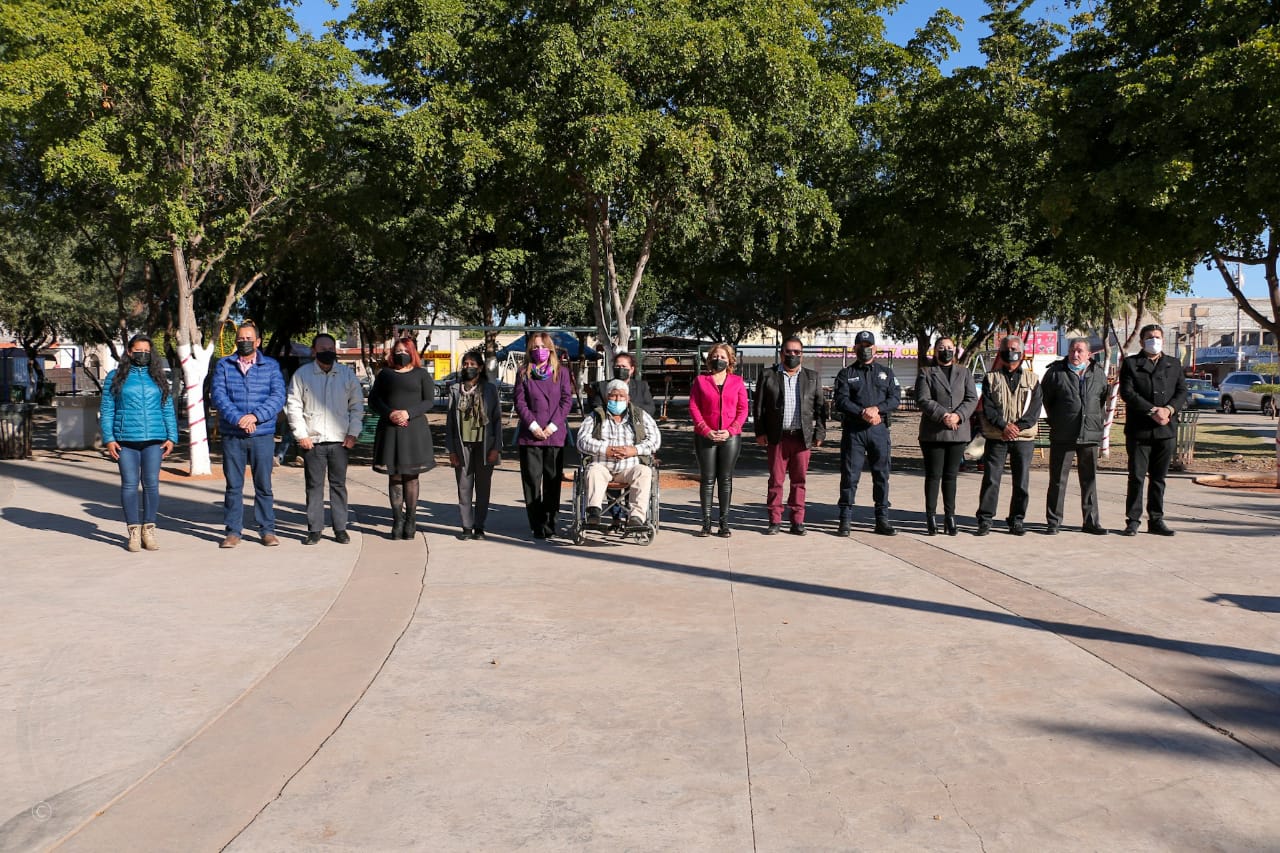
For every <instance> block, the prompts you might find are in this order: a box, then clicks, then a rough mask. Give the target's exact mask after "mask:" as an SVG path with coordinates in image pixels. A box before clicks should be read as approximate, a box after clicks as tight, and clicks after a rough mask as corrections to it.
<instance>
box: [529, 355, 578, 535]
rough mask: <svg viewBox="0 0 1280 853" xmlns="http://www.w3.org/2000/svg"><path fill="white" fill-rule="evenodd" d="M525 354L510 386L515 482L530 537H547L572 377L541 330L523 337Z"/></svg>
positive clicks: (556, 506)
mask: <svg viewBox="0 0 1280 853" xmlns="http://www.w3.org/2000/svg"><path fill="white" fill-rule="evenodd" d="M526 355H527V358H526V360H525V364H524V367H523V368H521V370H520V372H519V374H517V376H516V390H515V398H516V414H517V415H519V416H520V427H519V433H518V437H517V438H516V444H517V446H518V447H519V452H520V482H521V485H523V486H524V508H525V511H526V512H527V513H528V514H529V527H530V529H531V530H533V536H534V538H535V539H549V538H551V537H552V536H554V535H555V532H556V513H557V512H558V511H559V510H560V473H561V469H562V468H563V467H564V442H565V437H566V436H567V435H568V434H569V406H570V405H571V404H572V403H573V379H572V377H571V376H570V375H569V374H570V370H569V366H568V365H567V364H563V363H562V362H561V361H560V359H559V357H558V356H557V355H556V349H555V343H554V342H553V341H552V340H551V336H550V335H549V334H547V333H546V332H534V333H533V334H531V335H530V336H529V339H528V346H527V347H526Z"/></svg>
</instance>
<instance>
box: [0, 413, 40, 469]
mask: <svg viewBox="0 0 1280 853" xmlns="http://www.w3.org/2000/svg"><path fill="white" fill-rule="evenodd" d="M34 412H35V406H33V405H31V404H30V403H5V404H3V405H0V459H26V458H27V457H29V456H30V455H31V418H32V415H33V414H34Z"/></svg>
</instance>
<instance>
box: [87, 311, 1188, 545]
mask: <svg viewBox="0 0 1280 853" xmlns="http://www.w3.org/2000/svg"><path fill="white" fill-rule="evenodd" d="M1140 337H1141V340H1142V346H1143V351H1142V352H1140V353H1138V354H1136V355H1133V356H1129V357H1127V358H1125V360H1124V361H1123V363H1122V365H1121V371H1120V395H1121V397H1122V398H1123V399H1124V401H1125V403H1126V406H1127V407H1128V416H1127V418H1126V422H1125V436H1126V449H1127V451H1128V457H1129V481H1128V495H1127V500H1126V525H1125V528H1124V530H1123V533H1124V534H1125V535H1133V534H1134V533H1136V532H1137V530H1138V528H1139V525H1140V520H1141V517H1142V510H1143V491H1144V487H1147V488H1146V511H1147V516H1148V530H1149V531H1150V532H1152V533H1156V534H1159V535H1166V536H1171V535H1173V531H1172V530H1171V529H1169V527H1168V526H1167V525H1166V524H1165V522H1164V518H1163V499H1164V481H1165V475H1166V473H1167V471H1168V468H1169V465H1170V462H1171V461H1172V459H1173V454H1174V440H1175V427H1174V423H1175V421H1176V416H1177V413H1178V412H1179V411H1181V409H1182V408H1183V407H1184V406H1185V405H1186V399H1187V392H1186V386H1185V383H1184V382H1183V378H1182V370H1181V365H1180V364H1179V363H1178V362H1177V360H1175V359H1173V358H1170V357H1169V356H1167V355H1163V354H1162V352H1161V349H1162V347H1161V344H1162V341H1163V333H1162V331H1161V329H1160V327H1158V326H1154V325H1153V326H1147V327H1145V328H1144V329H1143V330H1142V331H1141V335H1140ZM260 343H261V340H260V337H259V334H258V330H257V328H256V327H255V326H254V325H253V324H252V323H245V324H243V325H241V326H240V327H239V328H238V329H237V334H236V352H235V353H234V354H232V355H229V356H226V357H225V358H222V359H219V360H218V362H217V363H216V364H215V366H214V370H213V375H212V382H211V385H212V394H211V396H212V400H213V404H214V406H215V407H216V408H217V410H218V422H219V430H220V433H221V439H222V456H223V475H224V478H225V481H226V488H225V493H224V503H223V520H224V528H225V529H224V536H223V539H222V540H221V543H220V546H221V547H222V548H234V547H237V546H238V545H239V544H240V542H241V537H242V533H243V528H244V505H243V504H244V501H243V489H244V479H245V471H246V468H247V469H249V470H250V471H251V473H252V476H253V483H254V507H253V511H254V523H255V525H256V527H257V530H258V533H259V537H260V541H261V543H262V544H263V545H265V546H268V547H271V546H276V545H278V544H279V539H278V537H277V536H276V533H275V512H274V495H273V492H272V469H273V467H274V464H275V456H274V442H275V430H274V424H275V419H276V417H277V415H278V414H280V412H281V411H282V410H284V412H285V413H286V415H287V420H288V424H289V429H290V432H291V433H292V436H293V439H294V440H295V441H296V442H297V446H298V448H299V450H300V452H301V454H302V458H303V467H304V477H305V489H306V514H307V534H306V537H305V538H304V539H303V544H306V545H314V544H317V543H318V542H320V541H321V538H322V533H323V530H324V526H325V525H324V521H325V507H324V504H325V500H324V497H325V484H326V482H327V483H328V487H329V514H330V517H331V523H332V525H333V531H334V537H333V538H334V540H335V541H336V542H338V543H341V544H345V543H347V542H349V541H350V535H349V534H348V532H347V524H348V519H349V510H348V502H347V488H346V472H347V463H348V458H349V454H350V451H351V449H352V448H353V447H354V446H355V444H356V442H357V441H358V440H359V436H360V432H361V429H362V424H363V418H364V395H363V391H362V388H361V385H360V383H359V381H358V379H357V378H356V376H355V373H354V371H352V370H351V368H349V367H347V366H345V365H343V364H341V363H339V362H338V361H337V349H336V347H337V344H336V341H335V340H334V338H333V337H332V336H331V335H328V334H323V333H322V334H319V335H316V336H315V338H314V340H313V341H312V345H311V350H312V355H313V360H312V361H311V362H309V363H307V364H306V365H304V366H302V367H301V368H299V369H298V370H297V371H296V372H295V373H294V375H293V376H292V377H291V379H290V381H289V383H288V386H287V388H286V385H285V381H284V377H283V375H282V373H281V371H280V367H279V365H278V363H277V362H276V361H275V360H273V359H271V358H269V357H268V356H266V355H265V354H264V353H263V352H262V351H261V350H260V348H259V345H260ZM780 356H781V358H780V361H779V363H778V364H776V365H774V366H773V367H771V368H768V369H766V370H765V371H764V372H763V374H762V375H761V377H760V380H759V382H758V386H757V388H756V395H755V403H754V410H753V409H752V406H751V404H750V402H749V396H748V393H747V387H746V384H745V383H744V381H743V379H742V377H741V376H739V375H738V374H737V373H736V354H735V352H734V350H733V348H732V347H730V346H729V345H727V344H716V345H714V346H712V347H711V348H710V349H709V350H708V352H707V353H706V358H705V363H704V365H703V367H704V370H703V372H702V373H701V374H700V375H699V376H697V377H696V379H695V380H694V382H693V385H692V388H691V390H690V397H689V414H690V419H691V420H692V422H693V432H694V453H695V456H696V458H697V463H698V469H699V487H700V488H699V498H700V510H701V524H700V526H699V528H698V530H697V532H696V535H698V536H709V535H711V534H712V531H713V527H714V529H715V534H716V535H718V536H721V537H728V536H731V535H732V530H731V527H730V514H731V508H732V505H733V473H734V469H735V467H736V464H737V461H738V458H739V456H740V454H741V451H742V432H743V428H744V426H745V424H746V421H747V418H748V415H749V414H753V415H754V421H755V434H756V442H757V444H759V445H760V446H762V447H764V448H765V450H766V455H767V460H768V468H769V479H768V490H767V497H766V512H767V522H768V523H767V526H766V528H765V531H764V532H765V533H766V534H767V535H774V534H776V533H778V532H780V530H781V527H782V520H783V514H784V500H783V492H784V489H786V491H787V496H786V500H785V509H786V510H787V512H788V514H789V521H790V532H791V533H792V534H794V535H800V536H803V535H805V533H806V529H805V505H806V493H805V491H806V480H807V472H808V467H809V460H810V454H811V452H812V450H813V449H814V448H816V447H819V446H820V445H821V444H822V442H823V441H825V440H826V421H827V404H826V399H825V395H824V392H823V388H822V384H821V379H820V377H819V375H818V373H817V371H815V370H812V369H810V368H808V367H805V366H804V365H803V358H804V342H803V341H802V340H801V339H800V338H798V337H795V336H792V337H789V338H788V339H787V340H786V341H784V342H783V345H782V349H781V352H780ZM1090 356H1091V353H1090V347H1089V344H1088V342H1087V341H1086V340H1083V339H1077V340H1073V341H1072V342H1071V344H1070V347H1069V350H1068V354H1067V356H1066V357H1065V358H1063V359H1061V360H1060V361H1057V362H1055V363H1054V364H1053V365H1051V366H1050V367H1049V369H1048V370H1047V372H1046V373H1045V375H1044V378H1043V380H1041V379H1039V378H1038V377H1037V376H1036V375H1035V373H1034V372H1033V371H1032V370H1031V369H1030V368H1029V367H1026V366H1025V361H1024V353H1023V343H1022V339H1021V338H1019V337H1017V336H1009V337H1006V338H1005V339H1004V340H1003V341H1002V342H1001V344H1000V349H999V354H998V357H997V359H996V362H995V364H994V366H993V367H992V369H991V370H990V371H989V372H988V373H987V375H986V378H985V386H984V388H983V393H982V395H981V397H979V394H978V391H977V388H976V385H975V383H974V378H973V374H972V373H971V372H970V371H969V369H968V368H966V367H965V366H963V365H961V364H959V363H958V361H957V349H956V344H955V341H954V340H953V339H951V338H949V337H942V338H939V339H938V340H937V341H936V343H935V345H934V356H933V359H932V362H931V363H930V364H929V365H927V366H925V367H924V368H922V369H921V371H920V372H919V375H918V377H917V381H916V387H915V399H916V404H917V407H918V408H919V410H920V427H919V433H918V436H919V442H920V448H921V452H922V456H923V459H924V471H925V477H924V507H925V528H926V532H927V533H928V534H929V535H931V536H933V535H937V534H938V533H939V532H940V531H941V532H943V533H945V534H947V535H951V536H954V535H956V534H957V532H958V530H959V527H958V524H957V517H956V484H957V478H958V472H959V469H960V466H961V463H962V461H963V456H964V450H965V447H966V446H968V445H969V443H970V441H971V439H972V438H973V435H972V432H971V430H972V427H971V424H972V423H973V422H974V421H975V420H976V422H977V424H978V426H979V429H980V431H981V435H982V437H983V439H984V441H985V445H984V450H983V462H984V472H983V478H982V486H981V490H980V493H979V500H978V510H977V514H976V522H977V523H976V528H975V530H974V534H975V535H978V536H985V535H987V534H988V533H990V531H991V527H992V520H993V518H994V516H995V513H996V511H997V508H998V504H999V498H1000V484H1001V480H1002V478H1003V472H1004V467H1005V460H1006V459H1008V460H1009V463H1010V468H1011V471H1012V481H1013V495H1012V498H1011V500H1010V503H1009V510H1008V514H1007V516H1006V521H1007V525H1008V530H1009V532H1010V533H1012V534H1014V535H1023V534H1024V533H1025V525H1024V520H1025V517H1026V513H1027V509H1028V505H1029V502H1030V495H1029V492H1028V479H1029V472H1030V463H1031V455H1032V452H1033V449H1034V446H1035V442H1036V439H1037V429H1038V427H1039V423H1040V414H1041V411H1042V410H1043V411H1044V413H1045V415H1046V418H1047V421H1048V425H1049V430H1050V436H1049V442H1048V444H1049V492H1048V496H1047V502H1046V504H1047V505H1046V520H1047V525H1046V529H1045V532H1046V533H1048V534H1050V535H1052V534H1056V533H1058V532H1059V530H1060V529H1061V528H1062V524H1063V513H1064V503H1065V491H1066V487H1067V484H1068V480H1069V477H1070V471H1071V466H1072V462H1073V461H1074V462H1075V463H1076V467H1077V470H1078V472H1079V480H1080V495H1081V511H1082V516H1083V525H1082V530H1083V531H1084V532H1086V533H1091V534H1095V535H1103V534H1106V533H1107V530H1106V528H1105V527H1103V525H1102V522H1101V518H1100V517H1099V513H1098V501H1097V487H1096V474H1097V462H1098V450H1099V446H1100V444H1101V441H1102V436H1103V431H1104V413H1105V409H1106V405H1107V400H1108V396H1109V394H1110V386H1109V384H1108V381H1107V378H1106V374H1105V372H1104V370H1103V368H1102V367H1101V366H1099V365H1098V364H1097V363H1096V362H1094V361H1093V360H1092V359H1091V357H1090ZM612 369H613V373H612V378H611V379H606V380H603V381H601V382H599V383H598V384H597V385H595V386H593V387H592V388H589V389H588V392H587V397H588V400H589V401H590V410H589V411H588V412H586V413H585V417H584V418H583V423H582V425H581V427H580V429H579V431H578V434H577V436H576V439H574V440H573V443H572V444H570V438H569V424H568V419H569V414H570V410H571V407H572V405H573V399H574V389H573V381H572V377H571V371H570V368H569V365H567V364H565V363H564V362H563V361H562V360H561V358H560V356H559V354H558V353H557V351H556V348H555V345H554V342H553V340H552V338H551V336H550V335H549V334H547V333H545V332H534V333H533V334H531V335H530V336H529V337H528V339H527V359H526V363H525V365H524V366H523V368H521V370H520V371H519V374H518V376H517V380H516V384H515V388H514V403H515V411H516V414H517V418H518V426H517V435H516V445H517V448H518V455H519V464H520V480H521V486H522V490H523V493H524V500H525V511H526V513H527V518H528V523H529V528H530V530H531V532H532V535H533V536H534V538H536V539H546V538H550V537H552V536H554V535H555V533H556V522H557V515H558V512H559V509H560V505H561V483H562V479H563V469H564V467H565V464H566V458H565V455H566V449H567V448H568V447H570V446H573V447H576V448H577V449H578V451H579V452H580V453H581V454H582V455H583V457H584V458H585V459H586V460H587V463H588V464H587V467H586V471H587V482H586V503H587V515H588V518H587V521H588V523H591V524H594V523H598V522H599V520H600V519H599V516H600V509H601V506H602V503H603V500H604V492H605V489H606V488H607V487H608V485H609V484H610V483H616V484H619V485H621V486H623V487H625V488H626V489H627V491H628V497H629V505H630V507H631V516H630V517H629V518H627V519H626V520H625V524H626V525H627V526H628V527H629V528H632V527H642V526H643V525H644V524H645V523H646V522H647V521H649V519H648V518H647V514H648V496H649V493H650V488H651V485H652V484H651V477H652V476H653V474H652V470H653V469H652V466H651V465H649V464H644V463H648V462H650V461H651V460H652V457H653V454H654V453H655V452H656V451H657V449H658V448H659V447H660V445H661V434H660V431H659V429H658V426H657V423H656V422H655V421H654V417H653V416H654V403H653V398H652V395H651V394H650V392H649V389H648V386H647V384H646V383H645V382H644V381H643V380H641V379H640V377H639V375H638V373H637V370H636V363H635V359H634V357H633V356H632V355H631V354H630V353H626V352H620V353H617V355H616V356H615V358H614V360H613V364H612ZM435 396H436V395H435V383H434V381H433V380H432V377H431V374H430V373H429V372H428V371H427V370H426V369H425V368H423V367H422V364H421V360H420V356H419V354H418V350H417V347H416V345H415V343H414V341H413V340H412V339H411V338H408V337H405V338H400V339H398V340H396V341H395V343H394V344H393V346H392V348H391V349H390V351H389V352H388V355H387V359H386V364H385V365H384V367H383V369H382V370H381V371H379V372H378V375H377V377H376V379H375V380H374V383H373V386H372V388H371V390H370V392H369V398H368V399H369V408H370V410H372V411H373V412H374V413H376V414H377V415H378V422H377V428H376V432H375V435H374V444H373V468H374V470H375V471H377V472H379V473H382V474H385V475H386V476H387V490H388V501H389V506H390V511H391V531H390V535H391V537H392V538H398V539H410V538H413V537H414V535H415V533H416V531H417V524H418V522H417V508H418V504H419V498H420V489H419V478H420V476H421V475H422V474H424V473H426V472H428V471H430V470H431V469H432V467H434V464H435V452H434V447H433V445H432V438H431V429H430V427H429V425H428V423H427V419H426V417H425V415H426V414H427V413H428V412H429V411H431V409H432V408H433V407H434V404H435ZM900 403H901V400H900V391H899V387H898V383H897V380H896V378H895V377H894V375H893V370H892V368H891V367H890V366H888V365H883V364H880V363H877V361H876V353H875V337H874V335H872V333H870V332H860V333H859V334H858V335H857V337H856V338H855V359H854V362H853V363H852V364H850V365H848V366H847V367H845V368H844V369H842V370H841V371H840V373H839V375H838V376H837V377H836V382H835V392H834V403H833V405H834V410H835V413H836V416H837V418H838V419H839V420H840V421H841V422H842V425H843V430H842V435H841V443H840V459H841V469H840V470H841V473H840V486H839V500H838V506H839V526H838V528H837V532H838V533H839V534H840V535H845V536H847V535H850V534H851V533H852V525H853V511H854V501H855V497H856V494H857V488H858V484H859V481H860V478H861V474H862V470H863V468H864V467H868V468H869V469H870V471H871V476H872V482H873V492H872V498H873V505H874V511H875V525H874V528H873V530H874V532H875V533H877V534H880V535H886V536H892V535H895V534H896V532H897V531H896V529H895V528H894V526H893V523H892V521H891V519H890V515H889V509H890V506H891V504H890V502H889V480H890V474H891V468H892V464H891V463H892V443H891V440H890V433H889V422H890V418H891V417H892V414H893V413H894V412H895V411H896V410H897V409H898V408H899V406H900ZM975 414H976V418H975V417H974V416H975ZM101 421H102V432H103V439H104V442H105V444H106V448H107V450H108V452H109V453H110V455H111V457H112V458H113V459H115V460H117V461H118V463H119V468H120V481H121V504H122V507H123V511H124V516H125V522H126V526H127V529H128V539H127V543H128V544H127V547H128V549H129V550H130V551H138V550H143V549H145V550H156V549H157V548H158V547H159V545H158V542H157V539H156V534H155V529H156V528H155V524H156V515H157V511H158V506H159V486H158V480H159V469H160V463H161V460H162V459H163V458H164V457H165V456H167V455H168V454H169V453H170V452H171V451H172V450H173V448H174V446H175V444H176V443H177V440H178V429H177V420H176V417H175V414H174V403H173V400H172V395H171V393H170V391H169V388H168V385H167V383H166V381H165V378H164V373H163V370H162V367H161V365H160V362H159V360H158V359H155V358H153V355H152V351H151V341H150V339H148V338H147V337H146V336H143V335H138V336H135V337H134V338H133V339H131V340H130V341H129V344H128V358H127V359H125V360H123V361H122V362H121V363H120V366H119V367H117V369H116V370H115V371H113V372H112V373H111V374H110V375H109V376H108V377H107V380H106V384H105V386H104V393H103V396H102V404H101ZM444 438H445V449H446V451H447V453H448V456H449V463H450V465H451V467H452V468H453V470H454V474H455V480H456V485H457V502H458V512H459V518H460V522H461V535H462V538H464V539H484V538H485V524H486V521H487V518H488V513H489V503H490V495H491V491H492V481H493V469H494V466H496V465H497V464H498V463H499V461H500V458H501V449H502V443H503V439H502V413H501V402H500V399H499V392H498V387H497V385H496V383H494V382H493V381H491V380H490V378H489V376H488V372H487V369H486V366H485V359H484V357H483V353H482V352H481V351H479V350H473V351H471V352H468V353H466V354H465V355H464V356H463V357H462V359H461V362H460V369H459V372H458V381H457V382H456V383H455V384H454V385H453V386H452V387H451V388H450V389H449V394H448V410H447V414H446V418H445V430H444ZM788 483H789V488H787V486H788ZM1148 486H1149V487H1148ZM139 489H140V490H141V501H139ZM939 494H941V497H942V510H943V512H942V524H941V527H939V525H938V518H937V516H938V497H939ZM713 513H714V524H713Z"/></svg>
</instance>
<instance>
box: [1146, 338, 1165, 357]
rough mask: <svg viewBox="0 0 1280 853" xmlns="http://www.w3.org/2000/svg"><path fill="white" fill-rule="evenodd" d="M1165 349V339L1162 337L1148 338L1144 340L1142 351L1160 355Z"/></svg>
mask: <svg viewBox="0 0 1280 853" xmlns="http://www.w3.org/2000/svg"><path fill="white" fill-rule="evenodd" d="M1162 349H1164V340H1163V339H1162V338H1147V339H1146V340H1145V341H1143V342H1142V351H1143V352H1145V353H1146V354H1147V355H1159V354H1160V351H1161V350H1162Z"/></svg>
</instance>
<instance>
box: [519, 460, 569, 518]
mask: <svg viewBox="0 0 1280 853" xmlns="http://www.w3.org/2000/svg"><path fill="white" fill-rule="evenodd" d="M563 467H564V448H563V447H543V446H535V445H531V444H522V445H520V485H521V486H523V487H524V508H525V512H527V513H528V514H529V528H530V529H531V530H532V531H533V533H534V535H535V536H538V535H541V536H552V535H554V534H555V532H556V513H557V512H559V510H560V469H561V468H563Z"/></svg>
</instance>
